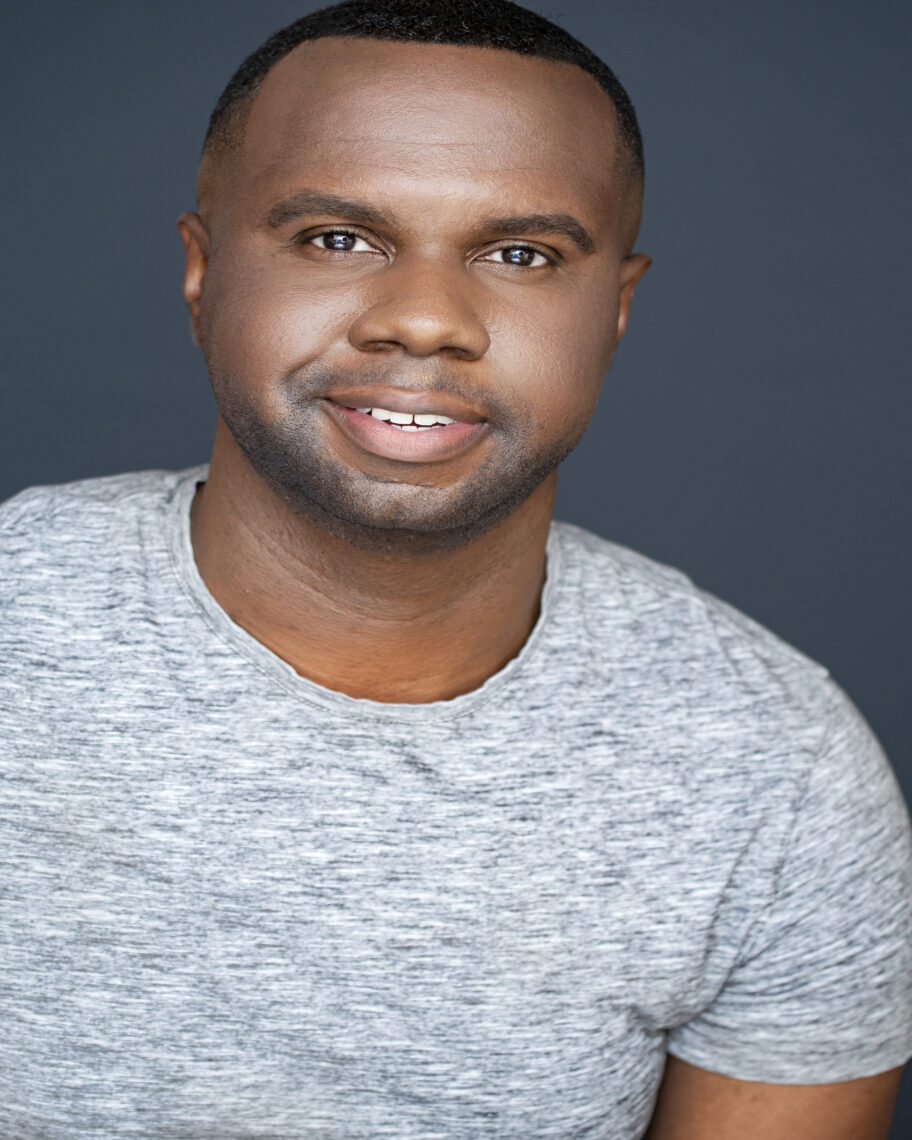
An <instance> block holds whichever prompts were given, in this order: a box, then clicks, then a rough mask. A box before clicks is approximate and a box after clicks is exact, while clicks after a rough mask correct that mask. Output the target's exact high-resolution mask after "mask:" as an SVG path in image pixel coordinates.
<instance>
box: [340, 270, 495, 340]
mask: <svg viewBox="0 0 912 1140" xmlns="http://www.w3.org/2000/svg"><path fill="white" fill-rule="evenodd" d="M379 277H380V278H382V280H378V281H377V282H376V291H373V292H372V294H371V296H370V298H369V300H368V303H367V306H366V308H365V309H364V311H363V312H362V313H360V315H359V316H358V317H357V318H356V319H355V321H354V322H353V323H352V325H351V327H350V329H349V333H348V339H349V341H350V343H351V344H353V345H354V346H355V348H359V349H361V350H362V351H365V352H371V351H378V350H380V351H382V350H385V349H390V348H396V347H399V348H402V349H404V350H405V351H406V352H407V353H408V354H409V355H410V356H432V355H434V354H435V353H444V354H446V355H449V356H454V357H456V358H458V359H461V360H477V359H479V358H480V357H482V356H484V354H485V353H486V352H487V350H488V346H489V345H490V343H491V341H490V337H489V336H488V331H487V329H486V328H485V324H484V321H483V320H482V319H481V317H480V316H479V314H478V312H477V311H476V308H475V306H474V305H473V304H472V299H471V297H470V290H471V282H469V281H468V280H466V279H465V278H464V270H462V268H461V267H458V268H457V267H455V266H449V265H446V264H444V263H442V262H440V261H431V260H430V259H428V260H424V261H422V262H421V263H420V264H419V263H416V262H415V261H414V260H410V261H406V260H404V259H403V260H402V261H401V262H399V263H396V264H393V265H392V266H389V267H388V268H387V269H385V270H384V271H383V273H382V274H381V275H379Z"/></svg>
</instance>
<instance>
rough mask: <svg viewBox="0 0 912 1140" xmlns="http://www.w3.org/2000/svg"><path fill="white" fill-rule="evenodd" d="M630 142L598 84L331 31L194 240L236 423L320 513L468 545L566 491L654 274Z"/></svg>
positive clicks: (303, 506) (273, 83)
mask: <svg viewBox="0 0 912 1140" xmlns="http://www.w3.org/2000/svg"><path fill="white" fill-rule="evenodd" d="M615 138H616V131H615V126H614V118H613V112H612V108H611V104H610V101H609V99H608V97H607V95H606V94H605V93H604V92H603V91H602V90H601V88H600V87H599V86H598V84H597V83H596V81H595V80H594V79H593V78H591V77H590V76H588V75H587V74H586V73H585V72H583V71H581V70H579V69H578V68H575V67H572V66H569V65H564V64H559V65H555V64H551V63H548V62H545V61H542V60H535V59H526V58H522V57H520V56H517V55H514V54H512V53H509V52H501V51H491V50H487V49H478V48H464V47H450V46H443V45H424V44H421V45H412V44H402V43H390V42H380V41H373V40H356V39H347V38H324V39H320V40H315V41H312V42H309V43H305V44H302V45H301V46H300V47H299V48H297V49H296V50H295V51H294V52H293V53H291V55H289V56H287V57H286V58H285V59H284V60H282V61H281V62H280V63H279V64H278V65H277V66H276V67H275V68H273V70H272V71H271V72H270V73H269V75H268V76H267V77H266V79H265V81H264V82H263V85H262V87H261V89H260V91H259V92H258V94H257V96H256V99H255V100H254V102H253V105H252V108H251V110H250V113H249V117H248V118H247V121H246V123H245V125H244V128H243V143H242V145H241V146H240V147H239V148H238V149H237V150H236V152H234V153H233V154H231V155H230V156H228V157H227V158H225V159H223V160H221V161H219V162H218V163H216V164H215V165H214V166H213V164H211V163H210V164H208V166H207V164H206V163H205V162H204V167H203V171H202V173H201V183H200V187H201V215H202V222H200V221H199V219H196V218H193V217H189V218H187V217H185V218H184V219H182V223H181V229H182V235H183V237H184V241H185V244H186V245H187V250H188V272H187V279H186V282H185V295H186V296H187V299H188V301H189V303H190V306H191V311H192V312H193V314H194V327H195V330H196V337H197V340H198V341H199V343H200V344H201V346H202V347H203V349H204V351H205V354H206V359H207V363H208V366H209V371H210V375H211V379H212V385H213V390H214V393H215V397H216V402H217V404H218V408H219V413H220V416H221V418H222V420H223V421H224V423H225V424H226V425H227V427H228V428H229V429H230V432H231V435H232V436H233V437H234V440H235V441H236V443H237V445H238V446H239V447H240V449H241V451H242V452H243V453H244V455H245V456H246V457H247V460H248V461H249V462H250V464H251V465H252V466H253V468H254V469H255V470H256V471H257V472H258V474H259V475H260V476H261V477H262V478H263V479H264V480H265V481H266V482H267V483H268V484H269V485H270V486H271V487H272V488H273V489H274V490H275V491H276V492H277V493H279V494H280V495H281V496H282V497H283V498H284V499H285V500H286V501H287V502H289V503H290V504H291V505H292V506H293V507H294V508H295V510H297V511H298V512H300V513H301V514H303V515H306V516H308V517H310V518H312V519H315V520H317V521H319V522H321V523H322V524H323V525H325V526H327V527H328V528H330V529H332V530H334V531H335V532H337V533H340V534H343V535H346V536H347V537H349V538H350V539H351V540H352V541H355V542H357V543H359V544H371V543H373V544H379V545H387V546H390V545H395V543H396V542H403V541H410V542H413V543H417V544H421V543H423V544H424V545H425V546H428V545H430V546H431V547H434V548H444V547H448V546H454V545H459V544H460V543H463V542H465V541H468V540H469V539H470V538H472V537H474V536H475V535H476V534H478V533H481V532H482V531H484V530H485V529H487V528H488V527H490V526H491V525H493V524H494V523H496V522H498V521H499V520H500V519H502V518H504V517H505V516H506V515H508V514H509V513H510V512H512V511H513V510H514V509H515V508H516V507H517V506H519V505H520V503H522V502H523V501H525V500H526V499H527V498H528V497H529V496H530V495H531V494H533V493H535V492H536V491H538V492H539V493H541V490H542V489H543V488H545V487H547V486H548V485H549V481H550V479H553V473H554V472H555V470H556V468H557V465H558V463H559V462H560V461H561V460H562V459H563V458H564V457H565V456H566V455H567V454H568V453H569V451H570V450H571V449H572V448H573V447H574V446H575V445H576V443H577V442H578V441H579V439H580V437H581V435H582V434H583V431H584V430H585V428H586V425H587V424H588V422H589V420H590V417H591V415H592V412H593V410H594V408H595V403H596V399H597V396H598V391H599V387H600V383H601V380H602V377H603V376H604V374H605V372H606V371H607V368H608V365H609V362H610V360H611V356H612V353H613V350H614V347H615V345H616V343H617V340H618V339H619V336H620V335H621V334H622V332H623V326H624V324H625V322H626V312H627V307H628V305H629V301H630V297H631V296H632V292H633V287H634V285H635V283H636V281H637V280H638V279H639V277H640V276H641V275H642V273H643V272H644V271H645V269H646V267H647V266H648V259H646V258H644V257H629V256H628V254H629V244H630V242H631V241H632V233H631V230H632V229H635V224H636V223H635V214H636V205H635V192H631V190H630V187H629V185H628V183H627V180H626V178H625V175H624V169H625V168H624V165H623V161H622V159H621V157H620V155H619V152H618V148H617V144H616V142H615ZM358 409H361V410H358ZM365 409H372V410H373V412H372V414H371V412H369V411H366V410H365ZM389 412H392V413H396V414H397V416H398V418H400V419H402V418H404V417H406V416H407V415H408V413H415V414H417V415H418V416H420V417H424V418H425V423H421V421H420V420H416V421H415V422H414V423H411V424H408V425H405V429H404V430H403V427H401V426H397V425H395V424H394V423H392V422H388V420H387V418H385V416H384V413H389ZM378 413H379V414H378ZM427 417H435V418H436V419H438V420H441V421H445V420H450V421H455V422H452V423H443V424H440V423H438V424H437V425H436V426H430V424H429V423H428V420H427ZM416 429H417V430H416Z"/></svg>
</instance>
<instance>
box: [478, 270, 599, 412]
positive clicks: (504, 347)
mask: <svg viewBox="0 0 912 1140" xmlns="http://www.w3.org/2000/svg"><path fill="white" fill-rule="evenodd" d="M617 314H618V296H617V291H616V289H613V288H612V287H611V286H610V285H604V286H602V287H601V288H599V287H597V286H595V285H593V287H592V288H589V289H579V290H576V291H574V293H573V294H572V295H571V296H569V297H561V298H559V299H555V297H554V296H553V295H549V296H545V295H544V294H543V295H542V297H541V299H540V302H539V301H538V299H537V300H536V304H535V305H534V306H523V310H522V311H521V312H519V311H514V312H513V313H511V314H509V317H510V319H508V320H506V321H505V322H504V323H503V324H502V325H500V327H499V328H498V329H497V334H498V335H497V336H496V337H495V338H493V340H492V348H494V346H496V349H495V351H496V352H497V354H498V356H499V357H500V358H501V360H502V361H503V365H504V370H505V371H509V374H510V375H511V377H512V378H513V381H512V382H513V384H514V385H515V387H516V398H517V399H518V401H519V402H520V403H522V404H524V405H525V406H527V407H529V408H530V410H532V409H534V411H533V414H534V417H535V419H536V420H537V421H538V422H540V423H541V424H542V425H543V428H544V427H545V425H547V430H548V431H549V432H551V433H553V434H563V433H564V432H566V431H568V430H579V428H580V426H581V425H582V426H585V424H587V423H588V422H589V419H590V418H591V417H592V413H593V412H594V410H595V404H596V401H597V399H598V394H599V390H600V388H601V384H602V380H603V378H604V376H605V373H606V372H607V370H608V366H609V364H610V362H611V355H612V353H613V351H614V347H615V345H616V343H617V335H616V333H617Z"/></svg>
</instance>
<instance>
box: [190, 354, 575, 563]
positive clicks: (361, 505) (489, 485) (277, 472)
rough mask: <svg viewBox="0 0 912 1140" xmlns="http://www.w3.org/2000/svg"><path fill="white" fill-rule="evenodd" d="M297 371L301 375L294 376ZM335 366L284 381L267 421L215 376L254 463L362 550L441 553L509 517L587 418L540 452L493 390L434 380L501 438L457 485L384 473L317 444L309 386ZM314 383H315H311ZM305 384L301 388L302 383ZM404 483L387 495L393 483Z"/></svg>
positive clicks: (279, 489) (286, 497)
mask: <svg viewBox="0 0 912 1140" xmlns="http://www.w3.org/2000/svg"><path fill="white" fill-rule="evenodd" d="M299 375H300V374H299ZM333 375H334V374H332V373H326V372H323V371H322V370H321V372H320V374H319V377H317V376H311V377H308V382H307V383H305V384H302V385H300V386H299V387H296V388H295V389H294V391H292V390H290V389H286V391H285V393H284V395H285V396H286V406H285V408H284V411H285V414H284V415H283V417H282V419H281V421H280V422H278V423H269V422H267V421H266V420H264V418H263V417H262V416H261V415H260V414H259V413H258V410H257V408H256V406H255V405H254V403H253V402H252V401H251V400H250V398H249V397H248V395H247V393H246V392H245V391H244V389H243V387H242V386H241V385H239V384H237V383H235V382H234V381H233V380H230V379H225V378H222V379H221V380H220V381H219V382H218V383H216V381H215V380H214V379H213V391H214V392H215V397H216V403H217V405H218V409H219V413H220V414H221V417H222V419H223V420H224V421H225V423H226V425H227V427H228V429H229V430H230V432H231V434H232V435H233V436H234V439H235V441H236V442H237V444H238V446H239V447H240V449H241V451H242V452H243V453H244V455H245V456H246V458H247V460H248V462H249V463H250V465H251V467H252V468H253V469H254V471H256V473H257V474H258V475H259V476H260V477H261V478H262V479H263V480H264V482H265V483H266V484H267V485H268V486H269V487H270V488H271V489H272V490H273V491H274V492H275V493H276V494H277V495H278V496H279V497H280V498H281V499H282V500H283V501H284V502H286V503H287V504H288V505H289V506H290V507H291V508H292V510H294V511H295V513H296V514H299V515H300V516H302V517H303V518H306V519H307V520H309V521H310V522H312V523H313V524H314V525H316V526H318V527H319V528H320V529H322V530H324V531H326V532H327V533H329V534H331V535H333V536H335V537H337V538H340V539H343V540H344V541H346V542H348V543H350V544H351V545H352V546H354V547H357V548H358V549H361V550H370V551H373V552H376V553H390V554H394V553H399V554H405V553H409V554H437V553H443V552H446V551H451V550H456V549H459V548H460V547H463V546H465V545H466V544H467V543H470V542H472V541H473V540H474V539H476V538H478V537H479V536H480V535H482V534H484V533H485V532H486V531H488V530H490V529H491V528H492V527H494V526H496V525H497V523H499V522H501V521H502V520H503V519H505V518H507V516H508V515H511V514H512V513H513V512H514V511H515V510H516V509H517V508H518V507H519V506H520V505H521V504H522V503H523V502H525V500H526V499H527V498H528V497H529V496H530V495H531V494H532V492H533V491H534V490H535V489H536V488H537V487H538V486H540V484H541V483H542V482H543V481H544V480H545V479H546V478H547V477H548V475H550V474H551V473H552V471H554V470H555V469H556V468H557V467H558V465H559V464H560V463H561V462H562V461H563V460H564V459H565V458H566V457H567V456H568V455H569V454H570V452H571V451H572V450H573V448H574V447H575V446H576V445H577V443H578V442H579V440H580V438H581V437H582V434H583V431H584V430H585V427H586V424H585V423H582V424H577V425H574V428H573V430H570V431H568V432H567V433H566V434H565V435H563V436H562V437H561V438H560V439H558V440H552V441H550V442H549V446H548V447H547V448H545V449H543V450H541V451H529V450H526V449H524V446H523V445H524V444H527V441H528V439H529V436H530V425H529V424H528V423H526V422H520V421H519V419H518V417H517V416H516V415H515V414H514V413H513V412H512V411H511V410H509V409H505V408H503V407H498V408H493V406H492V400H491V396H490V393H483V394H482V393H479V394H478V398H477V399H476V400H475V401H473V400H472V397H471V394H470V393H469V392H468V391H467V388H466V386H465V385H460V386H459V387H458V388H457V386H456V385H454V384H452V383H445V382H435V383H434V385H433V388H434V389H435V390H437V391H450V392H456V393H458V394H459V395H460V396H462V397H463V398H464V399H466V400H467V402H469V403H470V404H471V403H473V402H476V403H482V402H483V403H484V404H485V405H486V406H487V407H488V408H490V409H492V410H493V411H494V412H495V415H494V416H493V417H492V418H493V420H494V422H495V423H496V424H497V427H496V428H493V430H495V431H497V432H498V434H499V435H500V436H501V438H503V439H504V440H505V441H506V442H505V445H504V446H503V447H502V448H501V449H500V450H499V453H495V454H491V455H489V456H488V457H487V459H485V460H484V462H482V463H481V465H480V466H479V467H478V468H477V469H476V470H475V471H473V472H472V473H471V475H470V476H468V478H467V479H465V480H463V481H462V482H461V485H460V486H459V488H458V489H457V488H452V487H440V488H438V487H433V486H427V485H422V484H409V483H407V482H402V483H399V482H394V481H384V480H380V479H377V478H376V477H373V476H368V475H365V474H362V473H361V472H357V471H352V470H351V469H350V468H346V467H343V466H341V465H340V464H338V463H335V462H333V461H332V460H330V459H328V457H327V456H326V454H325V451H321V449H320V446H319V442H318V441H319V431H318V429H317V427H316V424H315V421H316V418H317V416H318V415H319V414H321V413H320V411H319V410H318V407H317V401H316V399H315V398H314V397H313V396H312V395H310V394H309V393H311V392H313V391H315V390H318V391H326V390H328V389H331V387H332V384H333ZM318 383H319V387H317V384H318ZM302 389H306V391H302ZM390 487H396V488H399V489H400V493H399V494H394V495H391V494H390V491H389V488H390Z"/></svg>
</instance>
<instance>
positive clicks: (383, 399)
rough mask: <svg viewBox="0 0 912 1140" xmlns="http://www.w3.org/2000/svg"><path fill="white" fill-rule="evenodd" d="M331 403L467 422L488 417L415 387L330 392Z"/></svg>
mask: <svg viewBox="0 0 912 1140" xmlns="http://www.w3.org/2000/svg"><path fill="white" fill-rule="evenodd" d="M326 399H327V400H332V402H333V403H334V404H344V405H345V406H346V407H348V408H383V409H384V411H387V412H402V413H411V414H413V415H414V414H415V413H421V412H427V413H430V412H438V413H439V414H440V415H444V416H448V417H449V418H450V419H453V420H461V421H462V422H463V423H469V424H477V423H483V422H484V420H485V416H484V414H483V413H482V412H480V411H478V410H477V409H476V408H473V407H472V406H471V405H470V404H467V403H465V402H464V401H463V400H460V399H459V398H458V396H453V395H450V394H449V393H448V392H435V391H433V390H430V391H428V390H420V391H416V390H414V389H411V388H378V387H376V386H374V385H370V386H368V387H364V388H339V389H336V390H334V391H332V392H329V393H327V395H326Z"/></svg>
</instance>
